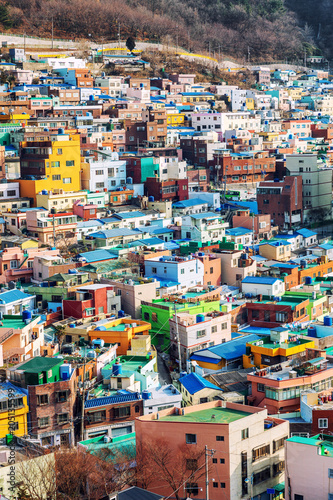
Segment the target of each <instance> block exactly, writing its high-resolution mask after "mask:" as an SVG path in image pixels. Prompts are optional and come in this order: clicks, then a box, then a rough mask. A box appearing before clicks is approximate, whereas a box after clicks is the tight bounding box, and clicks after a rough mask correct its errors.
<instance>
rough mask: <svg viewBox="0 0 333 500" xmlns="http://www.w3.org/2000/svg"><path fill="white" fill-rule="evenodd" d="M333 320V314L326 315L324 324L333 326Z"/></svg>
mask: <svg viewBox="0 0 333 500" xmlns="http://www.w3.org/2000/svg"><path fill="white" fill-rule="evenodd" d="M332 324H333V320H332V318H331V316H324V325H325V326H332Z"/></svg>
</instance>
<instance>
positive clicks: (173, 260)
mask: <svg viewBox="0 0 333 500" xmlns="http://www.w3.org/2000/svg"><path fill="white" fill-rule="evenodd" d="M145 276H146V277H148V278H156V279H162V280H170V282H173V283H177V289H178V290H180V289H183V288H189V287H192V286H195V285H203V278H204V265H203V263H202V262H201V261H200V260H199V259H194V258H192V257H171V256H170V257H169V256H164V257H154V258H153V259H147V260H145Z"/></svg>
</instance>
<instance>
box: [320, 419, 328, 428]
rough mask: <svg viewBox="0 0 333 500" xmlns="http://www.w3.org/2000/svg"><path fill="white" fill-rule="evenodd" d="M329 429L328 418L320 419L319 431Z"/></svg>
mask: <svg viewBox="0 0 333 500" xmlns="http://www.w3.org/2000/svg"><path fill="white" fill-rule="evenodd" d="M327 427H328V419H327V418H318V428H319V429H327Z"/></svg>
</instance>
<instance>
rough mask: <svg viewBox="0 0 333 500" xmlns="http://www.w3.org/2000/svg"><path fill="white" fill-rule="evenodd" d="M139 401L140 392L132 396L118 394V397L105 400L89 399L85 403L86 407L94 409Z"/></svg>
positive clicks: (108, 397)
mask: <svg viewBox="0 0 333 500" xmlns="http://www.w3.org/2000/svg"><path fill="white" fill-rule="evenodd" d="M138 399H141V398H140V394H139V393H138V392H135V393H132V394H117V395H116V396H106V397H103V398H95V399H87V400H86V401H85V403H84V407H85V408H94V407H96V406H105V405H112V404H117V403H126V402H127V401H136V400H138Z"/></svg>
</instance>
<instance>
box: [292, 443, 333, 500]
mask: <svg viewBox="0 0 333 500" xmlns="http://www.w3.org/2000/svg"><path fill="white" fill-rule="evenodd" d="M286 471H287V472H286V481H285V483H286V489H285V499H286V500H315V499H316V500H317V499H318V500H322V499H323V500H324V499H325V500H326V499H328V500H330V499H331V498H332V496H333V488H332V478H333V438H332V436H331V435H325V434H317V435H316V436H313V437H309V438H306V437H299V436H293V437H291V438H289V439H287V440H286Z"/></svg>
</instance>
